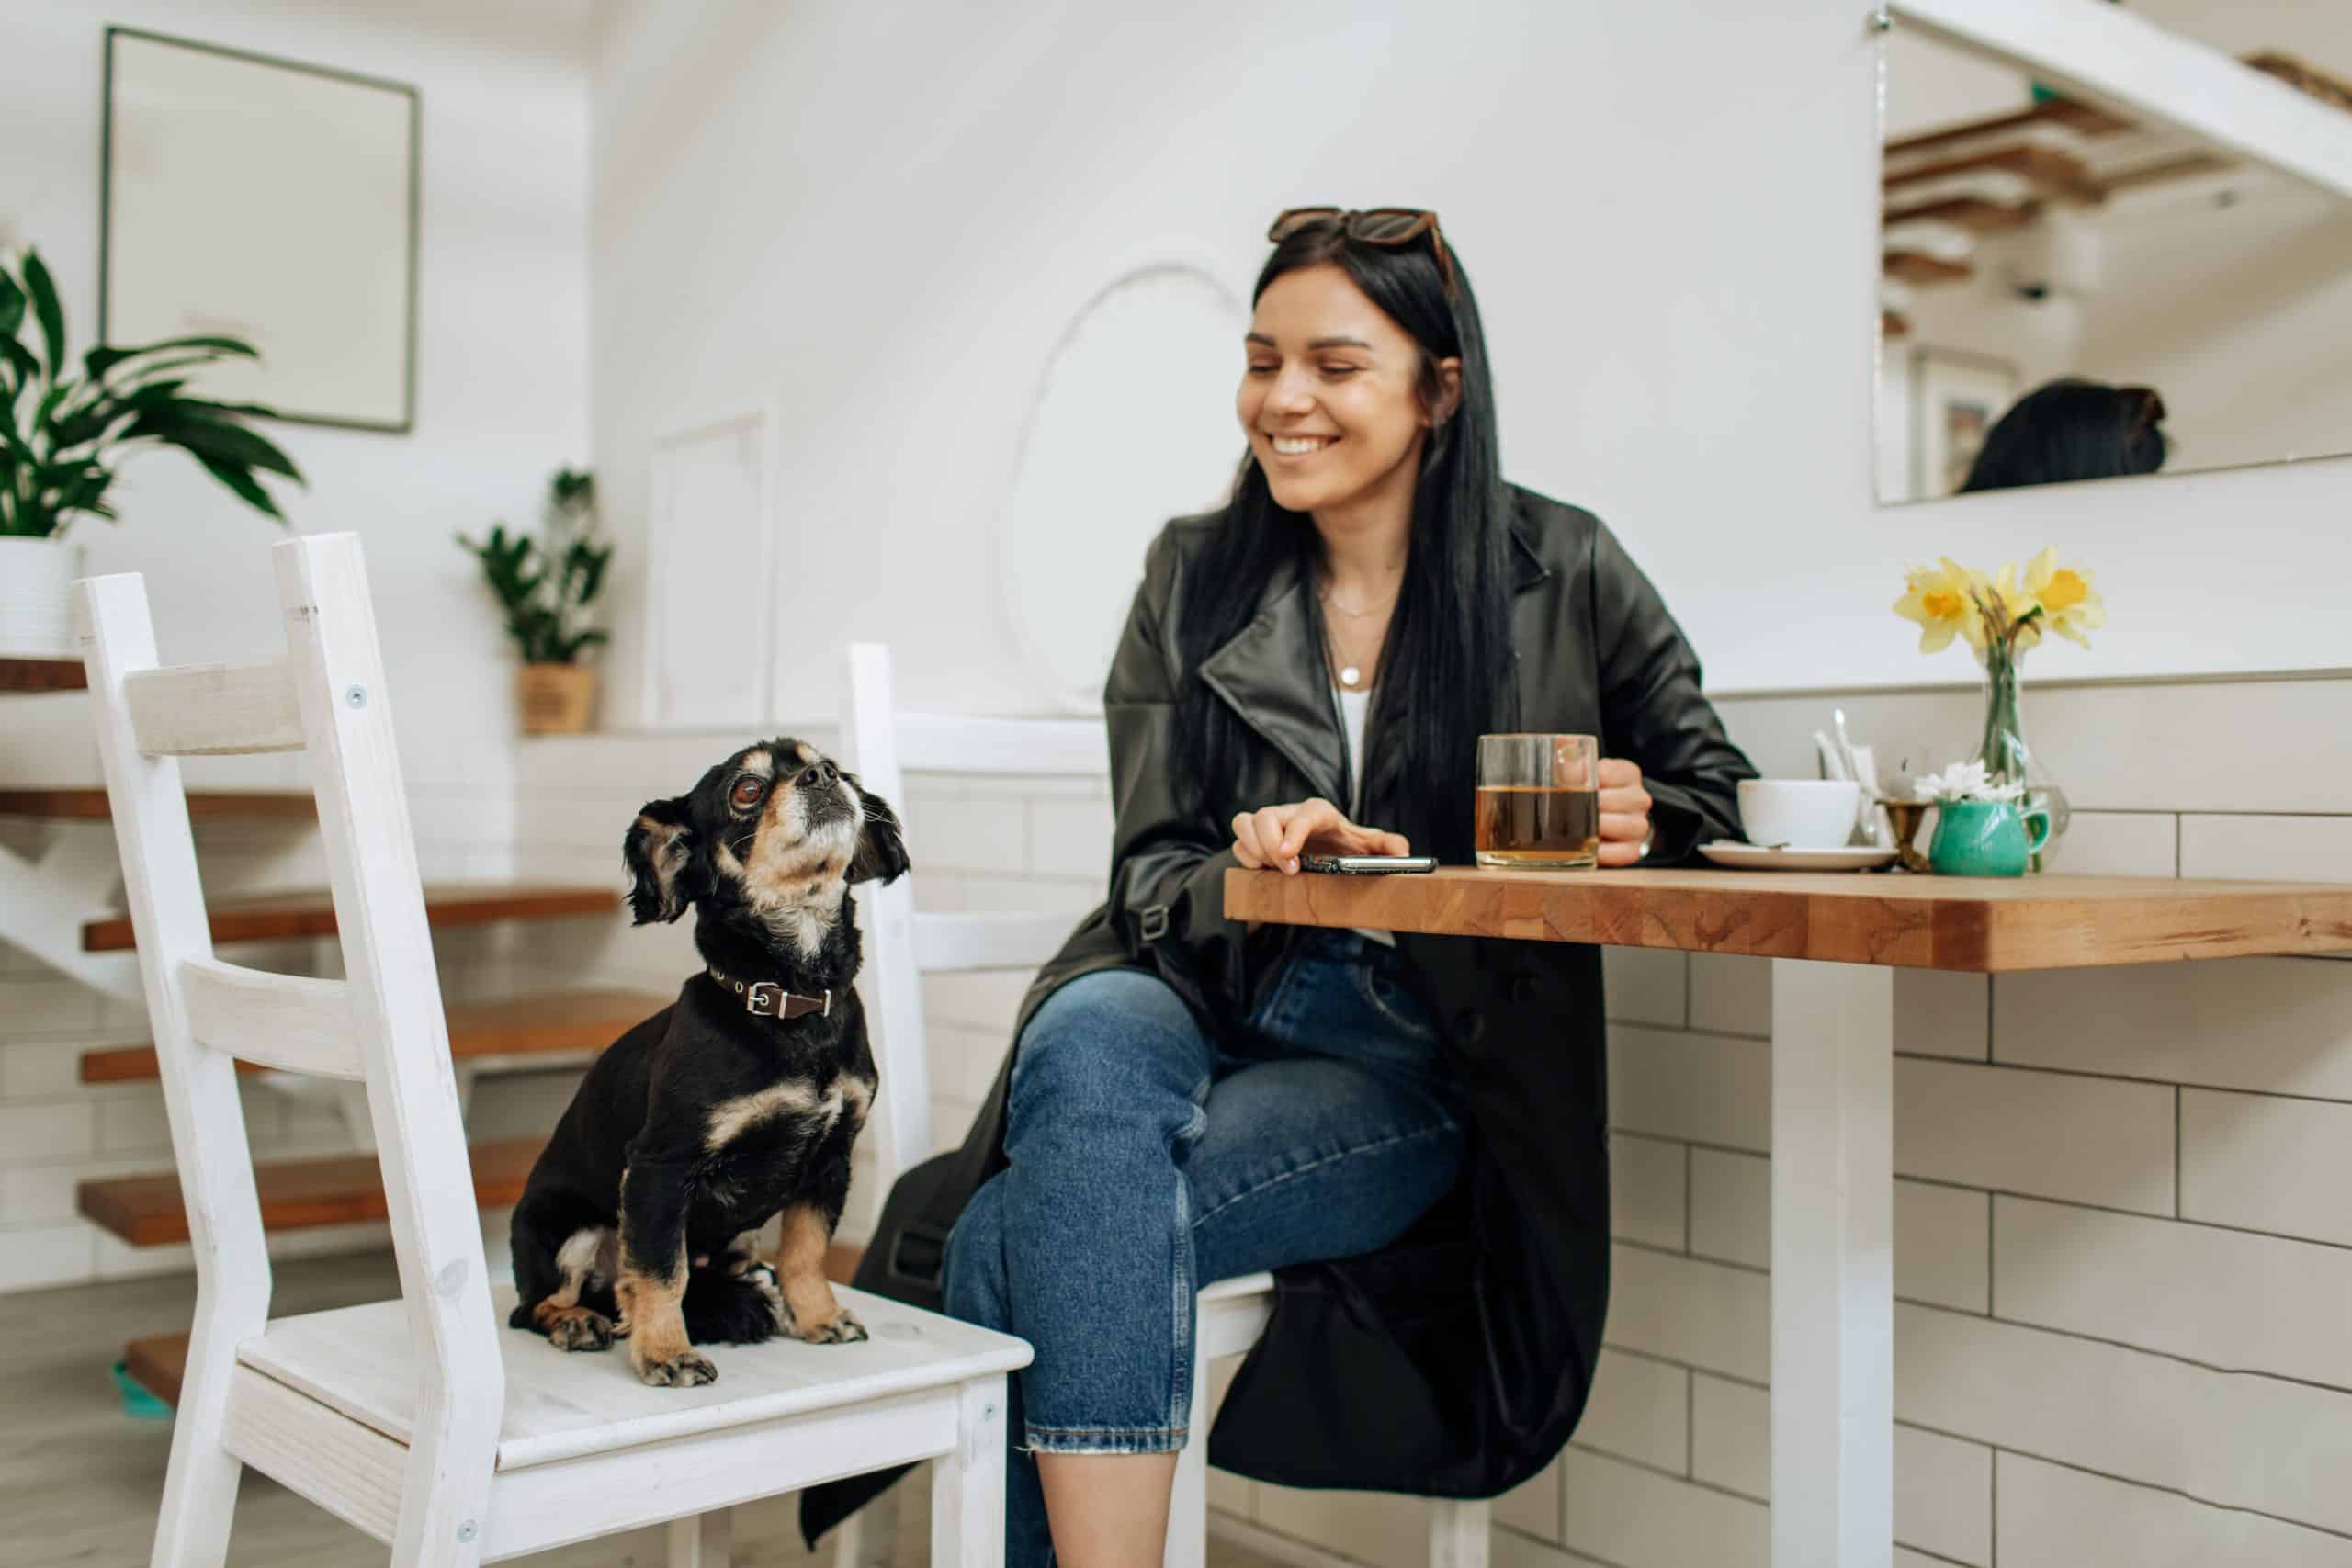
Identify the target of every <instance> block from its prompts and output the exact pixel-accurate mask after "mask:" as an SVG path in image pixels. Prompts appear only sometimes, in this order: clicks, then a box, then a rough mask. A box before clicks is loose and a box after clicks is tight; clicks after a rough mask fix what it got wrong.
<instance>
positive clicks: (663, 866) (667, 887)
mask: <svg viewBox="0 0 2352 1568" xmlns="http://www.w3.org/2000/svg"><path fill="white" fill-rule="evenodd" d="M694 837H695V835H694V829H692V828H690V827H688V826H687V825H686V802H685V798H684V796H683V795H682V796H680V797H679V798H678V799H676V800H649V801H647V802H646V803H645V807H644V808H643V809H642V810H640V811H639V812H638V814H637V820H636V821H634V822H632V823H630V824H629V825H628V837H626V838H624V839H623V840H621V860H622V863H625V864H626V865H627V866H628V873H629V875H630V877H631V878H633V879H634V886H631V887H630V889H629V895H628V907H629V911H630V913H631V914H633V915H635V916H636V919H635V921H634V922H633V923H635V924H637V925H640V926H649V925H651V924H652V923H653V922H654V921H656V920H674V919H677V918H678V917H679V916H680V915H683V914H684V913H685V912H686V905H687V903H688V902H689V901H690V900H689V897H688V894H687V888H686V872H687V868H688V867H689V866H690V865H691V864H692V863H693V861H694Z"/></svg>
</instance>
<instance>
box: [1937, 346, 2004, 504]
mask: <svg viewBox="0 0 2352 1568" xmlns="http://www.w3.org/2000/svg"><path fill="white" fill-rule="evenodd" d="M2017 395H2018V371H2017V367H2016V366H2014V365H2012V364H2010V363H2009V362H2008V361H2007V360H2006V359H1995V358H1992V357H1990V356H1988V355H1981V354H1963V353H1961V352H1959V351H1957V350H1954V349H1949V348H1928V347H1927V346H1925V345H1922V346H1920V347H1918V348H1915V349H1913V350H1912V351H1911V421H1912V425H1911V494H1912V498H1913V499H1914V500H1919V501H1925V500H1929V499H1931V498H1933V497H1936V496H1939V495H1950V494H1951V493H1952V492H1953V491H1956V490H1958V489H1960V487H1961V484H1962V481H1963V480H1965V479H1967V478H1968V470H1969V468H1970V466H1971V465H1973V463H1974V462H1975V461H1976V454H1977V452H1978V451H1979V450H1981V449H1982V448H1983V446H1984V445H1985V434H1986V433H1987V432H1988V431H1990V430H1991V429H1992V428H1993V423H1994V422H1995V421H1996V420H1997V419H1999V418H2000V417H2001V415H2002V414H2004V413H2006V412H2008V407H2009V405H2010V404H2011V403H2012V402H2015V401H2016V400H2017Z"/></svg>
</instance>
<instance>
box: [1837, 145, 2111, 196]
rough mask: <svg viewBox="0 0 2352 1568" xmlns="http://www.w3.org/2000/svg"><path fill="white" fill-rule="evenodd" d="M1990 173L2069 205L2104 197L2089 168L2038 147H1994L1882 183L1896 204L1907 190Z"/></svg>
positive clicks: (1887, 177)
mask: <svg viewBox="0 0 2352 1568" xmlns="http://www.w3.org/2000/svg"><path fill="white" fill-rule="evenodd" d="M1986 173H1997V174H2008V175H2017V176H2018V177H2019V178H2020V179H2023V180H2026V181H2028V182H2029V183H2030V184H2031V185H2032V186H2034V187H2035V189H2037V190H2038V191H2040V192H2041V194H2042V195H2044V196H2047V197H2057V198H2060V199H2064V200H2068V201H2080V202H2096V201H2098V199H2099V197H2100V194H2101V193H2100V187H2099V182H2098V180H2097V179H2095V178H2094V177H2092V175H2091V170H2090V165H2089V164H2086V163H2084V162H2083V161H2082V160H2081V159H2080V158H2076V157H2074V156H2072V155H2070V154H2068V153H2064V152H2057V151H2055V150H2054V149H2052V148H2048V147H2034V146H2018V147H1990V148H1985V149H1984V150H1983V151H1980V152H1963V153H1961V154H1958V155H1957V156H1954V157H1950V158H1939V159H1938V160H1937V161H1936V162H1934V163H1931V164H1920V165H1919V166H1918V167H1917V168H1912V169H1905V170H1903V171H1902V172H1901V173H1899V174H1893V175H1885V176H1883V180H1882V183H1883V185H1884V186H1885V188H1886V194H1887V198H1888V199H1889V200H1890V201H1893V200H1897V199H1899V198H1900V197H1902V194H1903V187H1904V186H1912V185H1923V184H1926V183H1927V182H1928V181H1930V180H1940V179H1947V178H1950V177H1951V175H1974V174H1986Z"/></svg>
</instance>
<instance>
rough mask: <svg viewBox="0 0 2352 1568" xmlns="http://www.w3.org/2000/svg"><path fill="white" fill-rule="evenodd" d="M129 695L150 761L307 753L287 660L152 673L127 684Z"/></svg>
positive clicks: (132, 715) (127, 700)
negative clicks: (303, 750) (256, 752)
mask: <svg viewBox="0 0 2352 1568" xmlns="http://www.w3.org/2000/svg"><path fill="white" fill-rule="evenodd" d="M122 695H123V700H124V702H125V703H126V704H128V705H129V706H130V725H131V730H132V732H133V733H134V734H136V735H137V736H138V737H139V750H141V751H143V752H145V753H146V754H147V755H148V756H150V757H192V756H198V755H217V754H221V753H236V752H249V751H300V750H301V749H302V714H301V710H300V707H299V706H298V705H296V703H295V700H294V671H292V670H291V669H289V668H288V665H287V662H286V660H283V659H272V660H265V661H264V662H262V663H258V664H188V665H182V666H180V667H179V668H177V669H172V670H150V671H142V672H141V673H139V674H135V675H132V676H130V678H129V679H128V680H126V681H125V682H124V683H123V693H122Z"/></svg>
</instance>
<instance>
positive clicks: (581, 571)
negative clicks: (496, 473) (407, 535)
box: [458, 468, 613, 735]
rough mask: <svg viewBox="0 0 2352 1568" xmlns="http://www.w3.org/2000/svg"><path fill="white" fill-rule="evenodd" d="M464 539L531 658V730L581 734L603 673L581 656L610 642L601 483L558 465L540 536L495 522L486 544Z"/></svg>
mask: <svg viewBox="0 0 2352 1568" xmlns="http://www.w3.org/2000/svg"><path fill="white" fill-rule="evenodd" d="M458 544H460V545H462V546H464V547H466V549H467V550H469V551H470V552H471V553H472V555H473V556H474V558H476V559H477V560H479V561H481V571H482V577H483V579H484V581H487V582H488V583H489V584H490V590H491V592H492V593H494V594H496V595H497V596H498V604H499V607H500V608H501V609H503V610H504V611H505V612H506V629H507V631H508V632H509V633H510V634H511V635H512V636H513V637H514V638H515V649H516V651H518V652H519V653H521V654H522V656H523V668H522V669H521V671H518V672H517V675H516V679H515V696H516V701H517V705H518V706H519V707H520V708H521V710H522V714H523V732H524V733H525V734H526V735H577V734H579V733H581V732H582V731H583V730H585V729H587V728H590V727H591V726H592V725H593V724H594V720H595V716H596V671H595V670H594V667H592V666H590V665H587V664H584V663H582V662H581V658H580V656H581V655H582V653H584V652H586V651H587V650H588V649H592V648H594V647H596V646H597V645H599V644H600V643H603V642H604V641H605V633H604V632H603V631H601V630H599V629H597V628H596V627H595V626H594V625H593V624H592V621H591V615H590V611H589V606H590V605H591V604H594V602H595V598H596V595H597V594H598V593H599V592H602V590H603V588H604V586H605V567H606V565H608V564H609V563H610V562H611V560H612V558H613V547H612V546H610V545H601V546H600V544H599V543H598V540H597V535H596V481H595V480H594V479H593V478H591V477H590V476H589V474H588V473H587V472H586V471H585V470H583V469H578V468H558V469H557V470H556V472H555V477H554V478H553V479H549V480H548V500H547V509H546V514H545V516H544V518H543V519H542V522H541V525H540V534H539V536H538V537H537V538H534V537H532V536H530V535H528V534H526V533H523V532H522V531H520V530H519V529H518V530H517V531H516V532H515V534H513V535H512V536H509V535H508V533H507V532H506V525H504V524H503V523H493V524H492V525H491V528H490V537H489V538H488V539H485V540H482V541H481V542H480V543H477V542H475V541H474V540H472V539H469V538H467V537H466V536H464V535H463V534H460V535H458Z"/></svg>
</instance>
